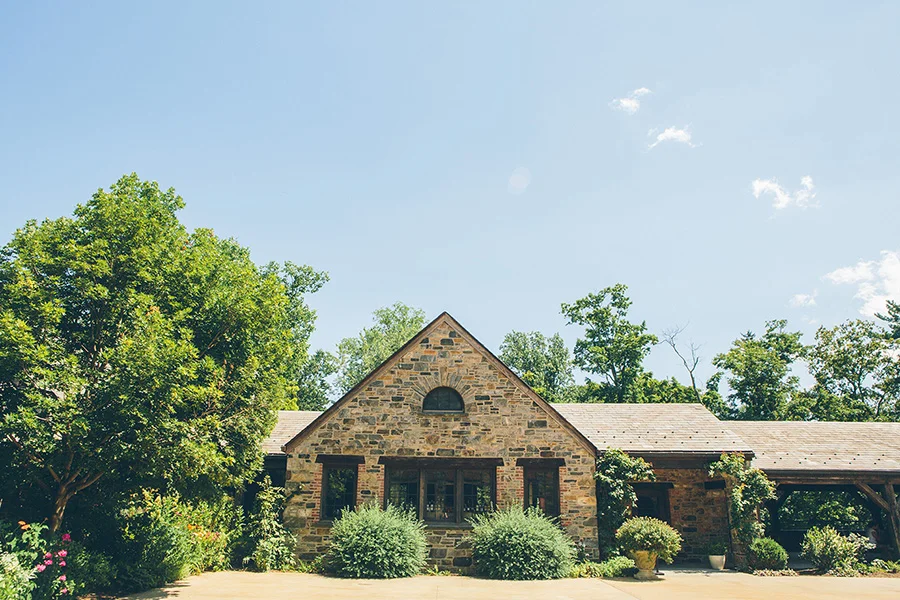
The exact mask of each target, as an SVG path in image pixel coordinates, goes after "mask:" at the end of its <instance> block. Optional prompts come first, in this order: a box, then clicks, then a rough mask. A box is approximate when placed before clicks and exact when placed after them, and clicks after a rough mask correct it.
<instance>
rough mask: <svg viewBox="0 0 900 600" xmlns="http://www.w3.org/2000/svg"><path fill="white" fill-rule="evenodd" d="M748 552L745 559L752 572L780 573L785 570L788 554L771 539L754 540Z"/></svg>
mask: <svg viewBox="0 0 900 600" xmlns="http://www.w3.org/2000/svg"><path fill="white" fill-rule="evenodd" d="M749 550H750V554H749V556H748V557H747V558H748V562H749V565H750V568H751V569H753V570H754V571H760V570H764V571H781V570H782V569H786V568H787V563H788V553H787V551H786V550H785V549H784V548H783V547H782V546H781V544H779V543H778V542H776V541H775V540H773V539H772V538H756V539H755V540H753V543H752V544H750V548H749Z"/></svg>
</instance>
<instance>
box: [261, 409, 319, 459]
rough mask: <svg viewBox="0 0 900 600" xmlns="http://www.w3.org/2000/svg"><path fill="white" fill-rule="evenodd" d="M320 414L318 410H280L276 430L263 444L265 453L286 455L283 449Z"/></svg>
mask: <svg viewBox="0 0 900 600" xmlns="http://www.w3.org/2000/svg"><path fill="white" fill-rule="evenodd" d="M320 414H322V413H320V412H319V411H317V410H279V411H278V422H277V423H276V424H275V429H273V430H272V433H270V434H269V437H267V438H266V439H264V440H263V442H262V449H263V452H265V453H266V454H268V455H273V454H284V453H283V452H282V451H281V447H282V446H284V445H285V444H286V443H287V442H288V441H290V439H291V438H293V437H294V436H295V435H297V433H298V432H300V431H302V430H303V429H304V428H306V426H307V425H309V424H310V423H312V422H313V419H315V418H316V417H318V416H319V415H320Z"/></svg>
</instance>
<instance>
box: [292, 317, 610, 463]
mask: <svg viewBox="0 0 900 600" xmlns="http://www.w3.org/2000/svg"><path fill="white" fill-rule="evenodd" d="M441 323H446V324H447V325H449V326H450V327H451V328H453V329H455V330H456V331H457V333H459V334H460V336H461V337H462V338H463V339H464V340H466V342H468V344H469V345H470V346H472V348H473V349H475V350H476V351H477V352H479V353H480V354H481V355H482V356H484V357H485V358H487V360H488V362H489V363H491V365H492V366H493V367H495V368H496V369H497V370H499V371H500V372H501V373H503V374H504V375H505V376H506V377H508V378H509V379H510V380H511V381H512V382H513V383H514V384H515V385H516V386H517V387H518V388H519V389H521V390H522V391H523V392H525V394H526V395H527V396H528V397H529V398H530V399H531V400H532V401H533V402H534V403H535V404H537V405H538V406H539V407H540V408H542V409H543V410H544V411H545V412H546V413H547V416H549V417H550V418H552V419H553V420H554V421H556V422H557V423H558V424H559V425H561V426H562V427H563V428H564V429H566V430H567V431H569V432H570V433H571V434H572V435H573V436H574V437H575V438H576V439H578V441H579V442H580V443H581V444H582V445H583V446H584V447H585V448H586V449H587V450H590V451H591V452H594V453H596V451H597V448H596V447H595V446H594V444H593V443H592V442H591V441H590V440H589V439H588V438H587V437H586V436H585V435H584V434H582V433H581V432H580V431H579V430H578V429H577V428H576V427H574V426H572V424H571V423H569V422H568V421H567V420H566V419H565V418H564V417H563V416H562V415H560V414H559V412H557V410H556V409H555V408H553V406H551V405H550V403H549V402H547V401H546V400H544V399H543V398H541V397H540V396H538V395H537V393H535V391H534V390H532V389H531V388H530V387H529V386H528V384H527V383H525V382H524V381H522V380H521V379H520V378H519V376H518V375H516V374H515V373H514V372H513V371H512V369H510V368H509V367H507V366H506V365H505V364H503V361H501V360H500V359H499V358H497V357H496V356H494V353H493V352H491V351H490V350H488V349H487V347H486V346H485V345H484V344H482V343H481V342H479V341H478V340H477V339H476V338H475V336H473V335H472V334H471V333H469V332H468V330H466V328H465V327H463V326H462V325H460V323H459V321H457V320H456V319H454V318H453V317H452V316H451V315H450V313H448V312H446V311H444V312H442V313H441V314H439V315H438V316H437V317H435V319H434V320H433V321H431V323H429V324H428V325H426V326H425V327H423V328H422V330H421V331H420V332H419V333H417V334H416V335H414V336H413V337H412V339H411V340H409V341H408V342H406V343H405V344H403V346H401V347H400V349H398V350H397V351H396V352H394V353H393V354H392V355H391V356H390V357H389V358H388V359H387V360H385V361H384V362H383V363H381V364H380V365H379V366H377V367H375V369H373V370H372V372H371V373H369V374H368V375H366V376H365V377H364V378H363V380H362V381H360V382H359V383H357V384H356V385H355V386H353V388H352V389H351V390H350V391H349V392H347V393H346V394H344V395H343V396H341V398H340V399H339V400H338V401H337V402H335V403H334V404H332V405H331V406H329V407H328V408H327V409H326V410H325V411H324V412H322V413H321V414H320V415H319V416H318V417H316V418H315V419H314V420H313V421H311V422H310V423H308V424H307V426H306V427H304V428H303V429H302V430H300V431H299V433H297V434H296V435H295V436H294V437H293V438H291V439H290V440H288V441H287V442H285V443H284V444H283V445H282V447H281V449H282V451H284V452H287V449H288V447H289V446H293V445H294V444H296V443H297V442H299V441H300V440H302V439H303V438H304V437H306V436H307V435H309V433H310V432H312V431H314V430H315V429H316V428H317V427H318V426H319V425H321V424H322V423H324V422H325V421H326V420H328V418H329V417H330V416H331V415H332V414H334V413H335V412H336V411H338V410H339V409H340V408H341V406H343V405H344V404H346V403H347V402H348V401H349V400H350V398H352V397H354V396H355V395H356V394H357V392H359V391H360V390H362V389H363V388H365V387H366V386H367V385H369V383H370V382H372V381H373V380H375V379H377V378H378V377H379V376H381V375H382V373H384V372H385V371H387V370H389V369H391V368H392V367H394V365H395V364H396V363H397V362H399V360H400V358H402V357H403V355H404V354H406V352H407V351H408V350H409V349H410V348H412V347H413V346H415V345H416V344H418V343H419V342H420V340H422V338H425V337H427V336H428V335H429V333H430V332H431V331H432V330H433V329H434V328H436V327H437V326H438V325H439V324H441Z"/></svg>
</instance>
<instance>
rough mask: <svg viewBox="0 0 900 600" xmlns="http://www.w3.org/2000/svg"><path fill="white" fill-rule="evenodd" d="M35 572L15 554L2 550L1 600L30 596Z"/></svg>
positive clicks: (0, 570) (0, 553) (0, 571)
mask: <svg viewBox="0 0 900 600" xmlns="http://www.w3.org/2000/svg"><path fill="white" fill-rule="evenodd" d="M33 579H34V573H33V572H32V571H30V570H29V569H27V568H25V567H24V566H23V565H22V564H20V563H19V558H18V557H17V556H16V555H15V554H11V553H7V552H2V551H0V600H20V599H21V598H30V597H31V596H30V593H31V590H32V589H33V588H34V582H33V581H32V580H33Z"/></svg>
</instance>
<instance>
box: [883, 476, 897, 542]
mask: <svg viewBox="0 0 900 600" xmlns="http://www.w3.org/2000/svg"><path fill="white" fill-rule="evenodd" d="M884 496H885V501H886V503H887V506H888V509H887V511H886V512H887V514H888V517H889V518H890V520H891V533H892V537H893V539H892V540H891V541H892V542H893V543H894V552H896V553H897V554H898V555H900V506H898V505H897V493H896V492H895V491H894V485H893V484H891V483H885V484H884Z"/></svg>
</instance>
